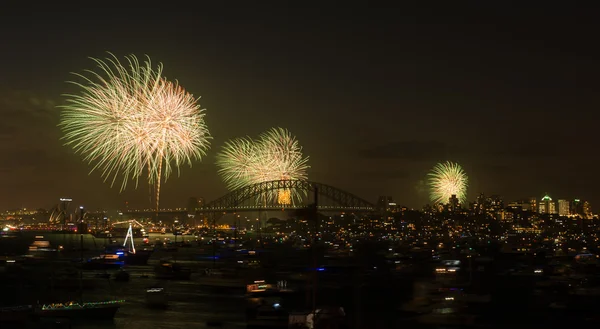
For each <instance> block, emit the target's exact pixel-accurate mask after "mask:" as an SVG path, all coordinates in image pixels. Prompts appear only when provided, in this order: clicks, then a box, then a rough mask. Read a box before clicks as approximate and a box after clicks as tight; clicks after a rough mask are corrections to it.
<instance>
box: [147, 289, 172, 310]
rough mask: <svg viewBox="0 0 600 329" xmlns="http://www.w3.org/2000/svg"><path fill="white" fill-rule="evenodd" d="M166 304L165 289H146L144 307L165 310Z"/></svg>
mask: <svg viewBox="0 0 600 329" xmlns="http://www.w3.org/2000/svg"><path fill="white" fill-rule="evenodd" d="M167 304H168V301H167V293H166V292H165V288H163V287H159V286H152V287H149V288H148V289H146V305H148V307H153V308H166V307H167Z"/></svg>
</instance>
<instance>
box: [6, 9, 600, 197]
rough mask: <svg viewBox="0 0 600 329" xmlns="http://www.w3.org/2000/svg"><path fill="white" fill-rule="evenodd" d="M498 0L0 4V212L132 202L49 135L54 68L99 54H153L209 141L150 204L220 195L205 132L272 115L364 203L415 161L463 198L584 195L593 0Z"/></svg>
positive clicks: (324, 173)
mask: <svg viewBox="0 0 600 329" xmlns="http://www.w3.org/2000/svg"><path fill="white" fill-rule="evenodd" d="M502 3H504V2H502ZM506 6H507V7H497V8H469V9H466V8H461V9H458V8H453V9H452V10H449V9H448V10H446V8H438V9H437V10H436V12H432V11H425V10H414V9H413V8H411V9H410V10H409V9H407V8H382V9H366V8H356V9H347V8H346V9H340V8H337V9H335V8H332V9H326V8H318V9H317V8H311V9H306V8H305V9H298V8H296V9H283V8H281V9H278V10H275V9H273V8H237V9H235V10H234V9H226V10H225V9H223V10H215V9H208V8H204V9H202V8H199V9H196V8H193V7H189V8H188V7H182V8H180V11H179V12H177V11H174V10H168V9H165V8H152V9H138V10H136V11H133V10H126V9H123V8H114V9H113V10H111V11H107V10H90V9H86V10H84V9H80V10H75V9H65V10H62V11H59V10H58V9H54V11H52V12H51V11H46V12H41V9H40V12H31V11H30V10H23V11H20V10H0V40H1V44H2V51H1V52H0V63H1V66H0V115H1V119H0V139H1V141H0V152H1V153H0V154H1V155H0V208H16V207H30V208H31V207H44V208H49V207H51V206H52V205H54V204H56V203H57V199H58V198H59V197H61V196H69V197H72V198H74V199H75V201H76V203H80V204H85V205H86V206H88V207H89V208H98V207H105V208H113V209H114V208H117V207H121V206H122V205H123V203H124V202H125V201H129V203H130V205H132V206H133V207H147V206H149V205H150V203H149V200H148V194H149V193H148V187H147V186H145V185H141V186H140V187H139V188H138V189H137V190H134V189H130V190H128V191H126V192H123V193H119V189H118V187H114V188H111V187H110V186H109V185H108V184H105V183H103V182H102V179H101V178H100V175H99V173H92V174H91V175H88V173H89V169H90V167H89V166H88V165H87V164H86V163H83V162H82V161H81V158H80V157H79V156H77V155H75V154H73V152H72V151H71V150H70V149H68V148H66V147H64V146H62V141H60V140H59V138H60V136H61V133H60V131H59V129H58V128H57V127H56V125H57V123H58V119H59V112H60V111H59V109H57V108H56V105H58V104H60V103H61V102H62V99H61V96H60V95H61V94H62V93H64V92H69V91H74V89H73V88H72V87H71V86H69V85H68V84H66V83H65V81H66V80H69V79H72V77H71V76H70V75H69V72H81V71H83V70H84V69H88V68H90V69H91V68H93V63H92V62H91V61H90V60H89V59H88V58H87V57H88V56H92V57H104V56H105V52H106V51H111V52H113V53H114V54H116V55H117V56H118V57H121V58H122V57H123V56H125V55H128V54H135V55H137V56H139V57H141V56H143V55H144V54H148V55H150V56H151V58H152V59H153V61H155V62H162V63H163V64H164V66H165V69H164V74H165V76H166V77H167V78H169V79H177V80H178V81H179V82H180V83H181V85H182V86H184V87H185V88H186V89H187V90H188V91H189V92H191V93H193V94H194V95H197V96H202V99H201V102H200V103H201V105H202V107H203V108H206V109H207V112H206V113H207V116H206V121H207V124H208V127H209V129H210V131H211V134H212V135H213V137H214V140H213V144H212V147H211V150H210V151H209V153H208V155H207V156H206V158H204V159H203V161H202V162H198V163H194V166H193V167H192V168H188V167H184V168H183V170H182V172H181V176H180V177H179V178H177V177H176V176H172V177H171V178H170V179H169V180H168V181H167V183H166V184H164V185H163V192H162V194H161V201H162V206H170V207H172V206H185V205H186V202H187V199H188V197H190V196H197V197H204V198H206V199H207V200H212V199H214V198H216V197H218V196H220V195H222V194H224V193H225V192H226V189H225V186H224V184H223V183H222V182H221V180H220V178H219V177H218V176H217V173H216V167H215V165H214V162H215V153H216V151H217V150H218V149H219V148H220V146H221V145H222V144H223V142H225V141H226V140H228V139H231V138H234V137H238V136H244V135H250V136H256V135H257V134H259V133H261V132H263V131H265V130H267V129H269V128H270V127H273V126H280V127H285V128H288V129H289V130H290V131H291V132H292V133H294V134H295V135H297V138H298V139H299V141H300V142H301V144H302V145H303V148H304V152H305V153H306V154H307V155H309V156H310V165H311V167H312V168H311V169H310V171H309V178H310V180H313V181H318V182H322V183H327V184H330V185H333V186H336V187H339V188H341V189H344V190H347V191H350V192H352V193H354V194H357V195H359V196H361V197H363V198H365V199H367V200H370V201H372V202H375V200H376V198H377V196H378V195H391V196H393V197H394V198H395V199H396V200H397V201H398V203H400V204H403V205H407V206H409V207H421V206H422V205H424V204H425V203H427V193H426V190H425V186H424V184H423V180H424V178H425V175H426V173H427V172H428V170H430V169H431V167H433V165H434V164H435V163H436V162H438V161H445V160H453V161H457V162H459V163H460V164H462V166H463V167H464V169H465V170H466V172H467V174H468V175H469V177H470V181H471V183H470V187H469V199H474V198H475V196H476V195H477V194H478V193H480V192H485V193H486V194H500V195H502V196H504V197H505V199H507V200H513V199H517V198H525V197H530V196H538V197H541V196H542V195H543V193H544V192H548V193H550V195H551V196H552V197H553V198H555V199H558V198H569V199H571V198H575V197H578V198H581V199H587V200H590V201H591V202H592V206H594V205H596V208H595V209H600V190H599V189H598V188H597V187H598V186H599V185H600V184H599V183H600V177H599V176H600V175H598V170H597V162H598V155H597V149H598V142H597V139H598V137H597V126H598V119H599V114H598V109H599V105H600V104H599V103H600V102H599V99H600V97H599V94H598V90H599V88H598V87H599V84H600V83H599V81H600V78H599V77H600V70H599V65H598V61H599V59H600V57H599V56H598V55H599V54H598V49H597V45H596V44H597V39H598V34H597V31H598V29H597V26H596V25H595V24H594V23H593V20H594V18H593V17H592V12H593V11H588V12H589V14H585V15H584V14H582V13H581V12H585V10H583V9H582V10H581V12H580V13H577V12H575V11H572V10H570V9H569V8H564V7H562V8H551V9H548V8H535V9H534V10H527V9H525V8H520V9H519V10H515V8H509V7H508V5H506ZM517 12H518V13H517Z"/></svg>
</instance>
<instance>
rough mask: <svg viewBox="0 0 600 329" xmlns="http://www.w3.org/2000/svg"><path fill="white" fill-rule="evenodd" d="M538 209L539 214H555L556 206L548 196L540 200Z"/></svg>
mask: <svg viewBox="0 0 600 329" xmlns="http://www.w3.org/2000/svg"><path fill="white" fill-rule="evenodd" d="M538 209H539V213H540V214H556V204H555V203H554V201H552V198H551V197H550V196H549V195H548V194H546V195H545V196H544V197H543V198H542V199H541V200H540V205H539V207H538Z"/></svg>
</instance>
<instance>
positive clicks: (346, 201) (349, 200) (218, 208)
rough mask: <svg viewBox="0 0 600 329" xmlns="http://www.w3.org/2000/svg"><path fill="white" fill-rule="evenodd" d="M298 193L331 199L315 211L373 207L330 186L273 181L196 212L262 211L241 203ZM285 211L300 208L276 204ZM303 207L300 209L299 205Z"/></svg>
mask: <svg viewBox="0 0 600 329" xmlns="http://www.w3.org/2000/svg"><path fill="white" fill-rule="evenodd" d="M286 189H289V190H298V191H303V192H305V194H308V193H309V192H311V193H315V191H316V193H317V194H318V196H319V197H325V198H326V199H328V200H331V201H333V202H329V203H333V204H325V203H323V204H322V203H321V202H319V205H318V209H319V210H321V211H327V210H329V211H338V210H339V211H354V212H370V211H374V210H375V206H374V205H373V204H372V203H370V202H368V201H366V200H364V199H362V198H360V197H358V196H356V195H354V194H352V193H349V192H346V191H344V190H341V189H339V188H336V187H333V186H331V185H327V184H322V183H317V182H311V181H307V180H275V181H268V182H262V183H257V184H253V185H248V186H245V187H242V188H239V189H236V190H233V191H231V192H229V193H227V194H225V195H223V196H222V197H220V198H218V199H216V200H213V201H211V202H209V203H207V204H206V205H205V206H204V207H202V208H200V209H199V212H229V211H240V210H254V209H257V210H259V209H263V208H264V207H261V206H254V207H244V206H243V203H244V202H245V201H246V200H249V199H251V198H256V197H258V196H260V195H262V194H264V193H266V192H268V191H273V190H286ZM282 207H283V208H285V209H296V208H300V206H295V205H288V206H282V205H279V206H278V208H282ZM301 207H304V206H301Z"/></svg>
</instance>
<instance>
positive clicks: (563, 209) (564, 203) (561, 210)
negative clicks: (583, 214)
mask: <svg viewBox="0 0 600 329" xmlns="http://www.w3.org/2000/svg"><path fill="white" fill-rule="evenodd" d="M570 214H571V207H570V203H569V201H568V200H562V199H561V200H558V215H559V216H569V215H570Z"/></svg>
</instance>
